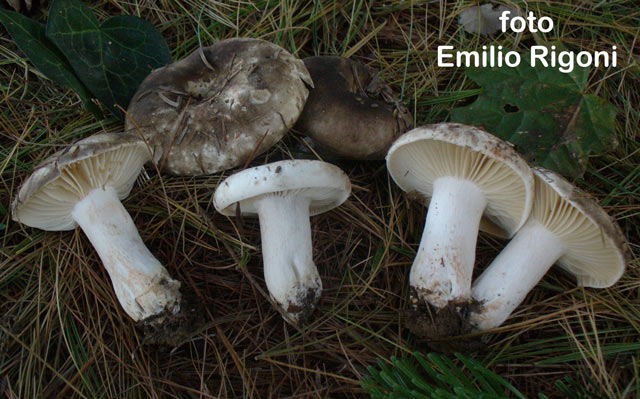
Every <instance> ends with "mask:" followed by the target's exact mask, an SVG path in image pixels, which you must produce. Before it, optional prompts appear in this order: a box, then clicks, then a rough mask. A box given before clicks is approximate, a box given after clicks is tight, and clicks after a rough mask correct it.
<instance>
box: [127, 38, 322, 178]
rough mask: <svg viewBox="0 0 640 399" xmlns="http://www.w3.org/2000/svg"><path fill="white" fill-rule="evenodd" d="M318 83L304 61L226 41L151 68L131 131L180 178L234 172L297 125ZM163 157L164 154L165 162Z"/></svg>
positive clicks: (262, 46)
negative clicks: (166, 64)
mask: <svg viewBox="0 0 640 399" xmlns="http://www.w3.org/2000/svg"><path fill="white" fill-rule="evenodd" d="M305 84H307V85H309V86H313V83H312V81H311V77H310V76H309V73H308V72H307V69H306V68H305V66H304V63H303V62H302V61H301V60H299V59H296V58H295V57H293V56H292V55H291V54H290V53H289V52H287V51H286V50H285V49H283V48H281V47H279V46H277V45H275V44H273V43H269V42H266V41H264V40H258V39H247V38H238V39H228V40H222V41H219V42H217V43H216V44H214V45H212V46H210V47H206V48H202V49H198V50H197V51H195V52H193V53H192V54H191V55H189V56H188V57H186V58H184V59H182V60H180V61H177V62H174V63H173V64H171V65H168V66H166V67H163V68H159V69H156V70H154V71H153V72H151V74H150V75H149V76H147V78H146V79H145V80H144V81H143V82H142V84H141V85H140V87H139V88H138V91H137V92H136V94H135V95H134V97H133V99H132V100H131V103H130V104H129V108H128V110H127V112H128V116H127V119H126V129H127V131H129V130H132V129H133V131H137V130H138V129H139V130H140V132H141V133H142V135H143V136H144V137H145V138H146V139H147V140H148V141H149V143H151V145H153V146H154V149H155V148H156V147H158V148H159V149H160V150H161V151H154V152H155V154H156V157H157V159H156V162H160V164H161V165H162V166H163V167H164V169H165V170H166V171H168V172H169V173H173V174H176V175H203V174H211V173H215V172H218V171H221V170H226V169H230V168H233V167H236V166H239V165H241V164H243V163H244V162H246V160H247V159H248V158H249V157H251V156H252V155H257V154H260V153H262V152H264V151H266V150H267V149H269V148H270V147H271V146H272V145H274V144H275V143H276V142H277V141H279V140H280V139H281V138H282V137H283V136H284V134H285V133H286V132H287V131H288V130H289V129H290V128H291V127H292V126H293V125H294V123H295V122H296V120H297V119H298V117H299V116H300V113H301V112H302V108H303V107H304V103H305V101H306V99H307V95H308V94H309V91H308V90H307V87H306V86H305ZM164 157H166V159H162V160H161V158H164Z"/></svg>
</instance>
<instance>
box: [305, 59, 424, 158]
mask: <svg viewBox="0 0 640 399" xmlns="http://www.w3.org/2000/svg"><path fill="white" fill-rule="evenodd" d="M304 64H305V65H306V67H307V69H308V70H309V73H310V74H311V78H312V79H313V84H314V88H313V89H312V90H311V92H310V93H309V98H308V99H307V103H306V104H305V106H304V110H303V111H302V115H301V116H300V119H299V121H298V123H297V124H296V127H297V128H298V129H300V131H301V132H303V133H304V134H306V135H307V136H309V137H310V138H311V139H312V140H313V141H314V142H315V143H316V144H317V145H318V147H319V149H320V150H321V151H322V152H325V153H327V154H328V155H331V156H336V157H339V158H347V159H384V156H385V154H386V153H387V150H388V149H389V146H391V143H393V141H394V140H395V139H396V138H397V137H398V136H399V135H400V134H402V133H404V132H406V131H407V129H410V128H411V126H413V118H412V116H411V113H410V112H409V111H408V110H407V108H406V107H405V106H404V105H402V103H400V101H398V100H397V99H396V97H395V96H394V94H393V92H392V91H391V88H390V87H389V86H388V85H386V84H385V83H384V81H383V80H382V78H381V77H380V74H379V73H378V72H377V71H375V70H373V69H371V68H369V67H367V66H365V65H362V64H360V63H359V62H357V61H354V60H351V59H349V58H345V57H338V56H318V57H309V58H305V59H304Z"/></svg>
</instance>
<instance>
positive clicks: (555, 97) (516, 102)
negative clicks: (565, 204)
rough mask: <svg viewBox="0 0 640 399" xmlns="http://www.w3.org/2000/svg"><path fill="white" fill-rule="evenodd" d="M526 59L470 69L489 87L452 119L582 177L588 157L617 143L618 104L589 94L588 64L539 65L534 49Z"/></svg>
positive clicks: (457, 110) (535, 160)
mask: <svg viewBox="0 0 640 399" xmlns="http://www.w3.org/2000/svg"><path fill="white" fill-rule="evenodd" d="M555 45H556V47H557V50H556V51H564V50H566V49H565V48H564V46H562V45H561V44H559V43H555ZM521 59H522V62H521V63H520V65H518V66H517V67H513V68H512V67H508V66H503V67H500V68H498V67H495V68H468V69H467V71H466V74H467V76H468V77H469V78H471V79H472V80H473V81H475V82H476V83H478V84H479V85H480V86H482V88H483V89H484V90H483V92H482V94H480V95H479V96H478V98H477V99H476V101H475V102H474V103H472V104H470V105H468V106H465V107H459V108H455V109H454V110H453V111H452V115H451V117H452V118H451V119H452V120H453V121H455V122H460V123H465V124H469V125H476V126H481V127H483V128H484V129H486V130H487V131H488V132H490V133H493V134H495V135H496V136H498V137H500V138H502V139H504V140H507V141H510V142H511V143H513V144H515V145H516V147H517V149H518V151H519V152H520V153H521V154H522V155H523V156H524V157H525V158H526V159H527V160H528V161H530V162H531V163H533V164H535V165H540V166H544V167H545V168H548V169H552V170H555V171H557V172H559V173H561V174H564V175H568V176H572V177H577V176H581V175H582V174H583V173H584V170H585V167H586V161H587V157H588V156H589V155H591V154H594V153H598V152H603V151H606V150H608V149H609V148H611V147H612V146H613V145H615V118H616V114H617V112H618V110H617V108H616V107H615V106H613V105H612V104H610V103H609V102H607V101H606V100H604V99H602V98H599V97H598V96H596V95H594V94H586V93H585V88H586V84H587V79H588V76H589V68H586V67H579V66H576V67H575V68H574V70H573V71H572V72H571V73H562V72H560V70H559V68H552V67H548V68H545V67H543V66H542V65H541V64H540V63H538V64H537V65H536V67H532V66H531V63H530V54H529V53H526V54H522V56H521Z"/></svg>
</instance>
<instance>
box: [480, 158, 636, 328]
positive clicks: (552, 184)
mask: <svg viewBox="0 0 640 399" xmlns="http://www.w3.org/2000/svg"><path fill="white" fill-rule="evenodd" d="M534 172H535V185H536V188H535V190H536V193H535V201H534V205H533V210H532V212H531V216H530V218H529V220H528V221H527V223H526V224H525V225H524V226H523V227H522V229H520V231H518V233H517V234H516V235H515V237H514V238H513V240H512V241H511V242H510V243H509V245H507V247H506V248H505V249H504V250H503V251H502V252H500V254H499V255H498V257H497V258H496V259H495V260H494V261H493V262H492V263H491V265H489V267H488V268H487V269H486V270H485V271H484V273H482V274H481V275H480V277H478V279H477V280H476V281H475V282H474V284H473V288H472V295H473V298H475V299H476V300H477V301H478V302H479V305H480V306H479V308H478V310H477V311H474V312H472V313H471V317H470V318H471V322H472V324H474V325H475V327H476V328H477V329H479V330H487V329H490V328H494V327H497V326H499V325H500V324H502V323H503V322H504V321H505V320H506V319H507V317H509V315H510V314H511V312H513V310H514V309H515V308H516V307H517V306H518V305H519V304H520V303H521V302H522V301H523V300H524V298H525V297H526V295H527V294H528V293H529V291H531V290H532V289H533V287H535V286H536V284H538V282H539V281H540V280H541V279H542V277H543V276H544V275H545V274H546V273H547V271H548V270H549V268H551V266H552V265H553V264H554V263H556V262H557V263H558V265H560V266H561V267H562V268H563V269H565V270H566V271H568V272H569V273H571V274H572V275H574V276H575V277H576V279H577V282H578V285H581V286H584V287H595V288H605V287H609V286H611V285H613V284H614V283H615V282H616V281H617V280H618V279H619V278H620V276H622V273H623V272H624V269H625V265H626V262H627V258H628V254H629V249H628V244H627V242H626V239H625V237H624V235H623V234H622V232H621V231H620V227H619V226H618V225H617V223H615V222H614V221H613V220H612V219H611V218H610V217H609V215H607V213H606V212H605V211H604V210H603V209H602V208H601V207H600V206H599V205H598V204H597V203H596V202H595V201H593V200H592V199H590V198H589V197H588V196H587V194H586V193H584V192H582V191H580V190H579V189H578V188H576V187H574V186H573V185H572V184H571V183H569V182H568V181H566V180H565V179H564V178H562V177H560V176H559V175H558V174H556V173H554V172H552V171H549V170H545V169H542V168H536V169H534Z"/></svg>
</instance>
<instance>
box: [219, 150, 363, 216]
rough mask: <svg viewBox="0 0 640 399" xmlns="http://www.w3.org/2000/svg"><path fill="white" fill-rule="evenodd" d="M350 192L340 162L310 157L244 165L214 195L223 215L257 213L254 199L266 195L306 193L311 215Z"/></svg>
mask: <svg viewBox="0 0 640 399" xmlns="http://www.w3.org/2000/svg"><path fill="white" fill-rule="evenodd" d="M350 193H351V182H350V181H349V177H348V176H347V175H346V174H345V173H344V172H343V171H342V170H341V169H340V168H338V167H337V166H335V165H332V164H329V163H326V162H322V161H311V160H287V161H279V162H274V163H270V164H267V165H262V166H257V167H255V168H251V169H245V170H243V171H241V172H238V173H236V174H234V175H231V176H229V177H228V178H226V179H225V180H224V181H223V182H222V183H220V185H219V186H218V189H217V190H216V192H215V194H214V196H213V205H214V206H215V208H216V210H217V211H218V212H220V213H222V214H223V215H227V216H234V215H235V214H236V207H235V204H236V203H238V204H239V205H240V212H241V213H242V215H247V216H255V215H257V210H256V207H255V203H254V201H255V200H257V199H259V198H261V197H263V196H267V195H279V196H285V195H295V196H304V197H307V198H308V199H310V200H311V204H310V206H309V214H310V215H311V216H313V215H317V214H320V213H323V212H326V211H329V210H331V209H333V208H335V207H337V206H340V204H342V203H343V202H344V201H345V200H346V199H347V198H348V197H349V194H350Z"/></svg>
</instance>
